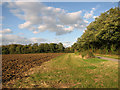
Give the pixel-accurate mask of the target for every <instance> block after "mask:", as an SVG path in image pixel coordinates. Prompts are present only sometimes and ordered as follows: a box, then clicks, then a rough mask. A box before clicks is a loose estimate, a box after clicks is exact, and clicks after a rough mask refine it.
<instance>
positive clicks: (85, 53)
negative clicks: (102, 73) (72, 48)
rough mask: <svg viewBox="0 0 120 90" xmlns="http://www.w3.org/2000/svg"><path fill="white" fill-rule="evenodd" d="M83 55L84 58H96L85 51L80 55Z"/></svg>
mask: <svg viewBox="0 0 120 90" xmlns="http://www.w3.org/2000/svg"><path fill="white" fill-rule="evenodd" d="M80 54H81V55H82V58H84V59H86V58H94V57H95V56H94V54H93V53H92V52H91V51H84V52H81V53H80Z"/></svg>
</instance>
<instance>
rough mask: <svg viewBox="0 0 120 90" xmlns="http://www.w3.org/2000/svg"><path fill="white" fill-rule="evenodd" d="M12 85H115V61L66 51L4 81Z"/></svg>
mask: <svg viewBox="0 0 120 90" xmlns="http://www.w3.org/2000/svg"><path fill="white" fill-rule="evenodd" d="M8 85H9V86H8V87H14V88H118V62H113V61H107V60H102V59H98V58H93V59H84V60H83V59H80V58H79V56H77V55H75V54H73V53H69V54H65V55H62V56H58V57H56V58H54V59H52V60H50V61H48V62H45V63H43V64H42V65H41V66H37V67H34V68H32V69H30V70H29V71H28V72H27V76H26V77H25V78H23V79H17V80H14V81H12V82H10V83H8Z"/></svg>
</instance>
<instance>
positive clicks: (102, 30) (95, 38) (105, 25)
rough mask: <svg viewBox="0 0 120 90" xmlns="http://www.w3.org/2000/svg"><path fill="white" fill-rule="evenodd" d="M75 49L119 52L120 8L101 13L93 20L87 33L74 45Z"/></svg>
mask: <svg viewBox="0 0 120 90" xmlns="http://www.w3.org/2000/svg"><path fill="white" fill-rule="evenodd" d="M72 49H73V50H77V51H85V50H91V51H93V52H98V53H101V54H102V53H104V54H105V53H106V54H107V53H111V54H118V53H119V50H120V9H119V8H118V7H115V8H111V9H110V10H108V11H106V12H104V13H101V15H100V16H99V17H98V18H95V21H93V22H91V23H90V24H89V25H88V26H87V29H86V30H85V33H83V35H82V36H81V37H80V38H78V39H77V42H76V43H74V44H73V45H72Z"/></svg>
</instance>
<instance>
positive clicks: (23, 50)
mask: <svg viewBox="0 0 120 90" xmlns="http://www.w3.org/2000/svg"><path fill="white" fill-rule="evenodd" d="M64 50H65V48H64V46H63V44H62V43H59V44H56V43H50V44H48V43H41V44H39V45H38V43H34V44H29V45H20V44H11V45H3V46H2V54H27V53H55V52H64Z"/></svg>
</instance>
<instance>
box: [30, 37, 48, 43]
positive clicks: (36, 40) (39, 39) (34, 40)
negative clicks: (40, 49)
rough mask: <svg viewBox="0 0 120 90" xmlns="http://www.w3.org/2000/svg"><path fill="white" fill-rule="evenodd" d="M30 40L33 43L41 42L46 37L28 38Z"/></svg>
mask: <svg viewBox="0 0 120 90" xmlns="http://www.w3.org/2000/svg"><path fill="white" fill-rule="evenodd" d="M30 40H31V41H32V42H34V43H41V42H45V41H46V39H43V38H35V37H34V38H30Z"/></svg>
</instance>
